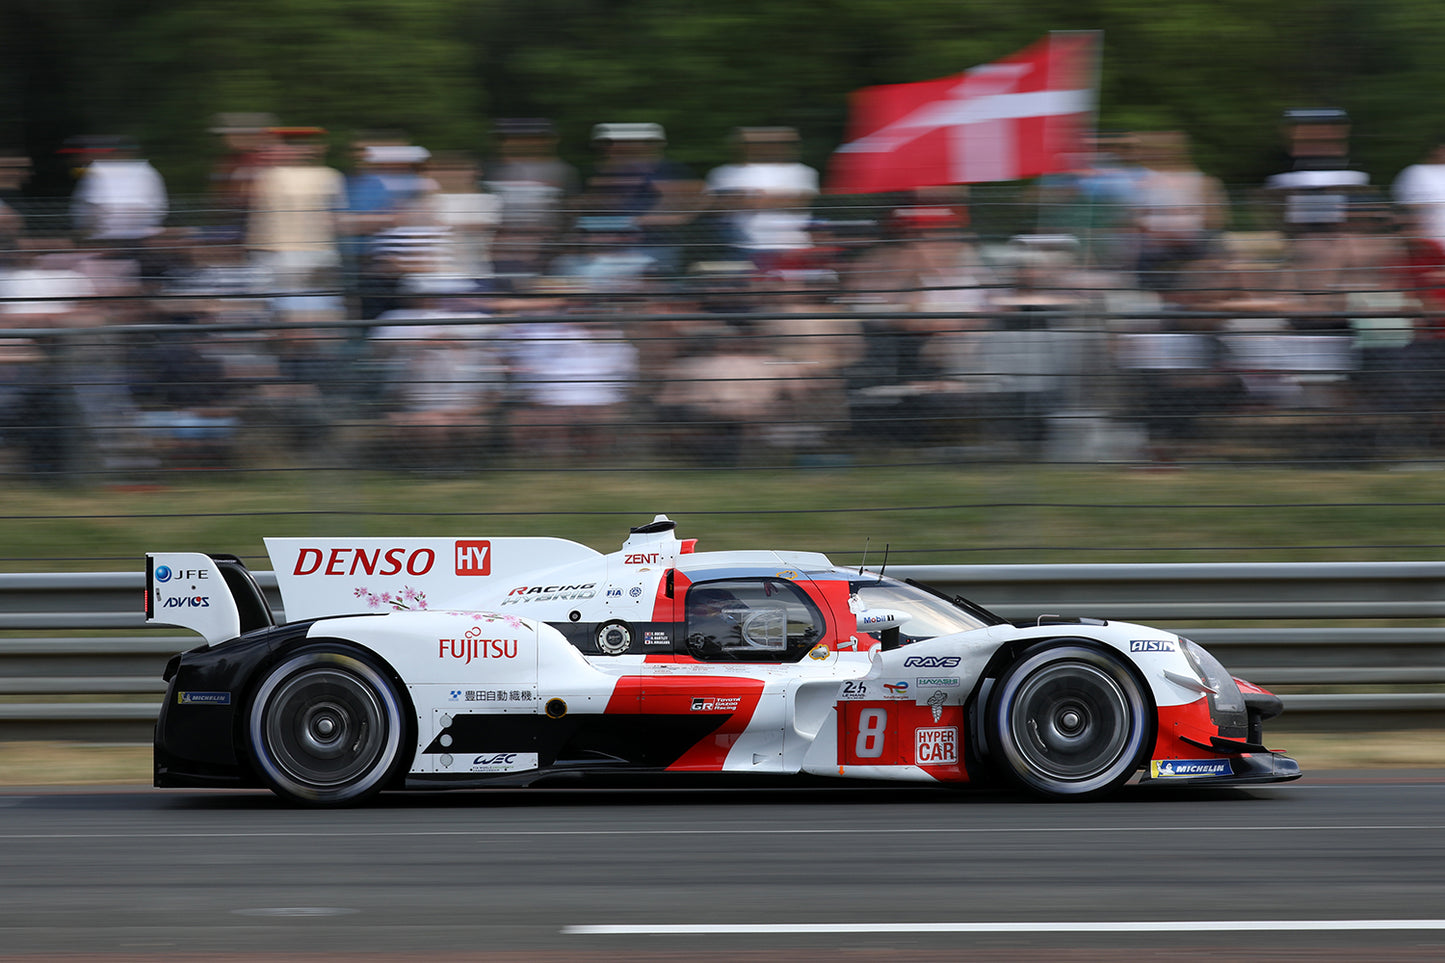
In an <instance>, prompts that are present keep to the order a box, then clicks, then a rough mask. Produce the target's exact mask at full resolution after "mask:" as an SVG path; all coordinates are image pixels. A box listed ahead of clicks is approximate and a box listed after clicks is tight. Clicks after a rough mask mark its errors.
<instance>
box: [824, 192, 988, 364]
mask: <svg viewBox="0 0 1445 963" xmlns="http://www.w3.org/2000/svg"><path fill="white" fill-rule="evenodd" d="M917 200H919V201H923V202H925V203H918V204H913V205H908V206H904V207H900V208H897V209H895V210H894V211H893V214H892V218H891V221H890V234H889V238H888V239H887V240H885V241H884V242H883V243H882V244H880V245H879V246H878V248H877V250H876V251H875V252H874V253H872V254H871V255H865V256H864V257H863V258H861V259H859V260H858V261H857V262H855V266H854V269H853V271H852V272H851V276H850V282H849V284H850V287H853V288H855V289H859V288H861V289H865V290H867V289H871V290H873V291H875V292H882V296H883V297H884V298H886V299H887V300H888V301H889V302H890V306H891V307H892V308H893V309H894V310H898V311H908V312H918V313H919V314H923V315H926V316H925V317H916V318H904V319H899V320H887V321H879V322H871V323H870V324H869V326H868V340H869V348H868V354H869V356H870V364H869V369H870V371H872V372H873V373H874V375H873V376H874V380H875V381H876V382H882V383H890V382H891V383H898V382H902V381H905V380H914V379H918V378H927V377H929V376H930V375H931V374H933V373H934V372H930V371H928V370H927V364H926V362H925V361H924V360H923V348H924V346H925V345H926V344H927V342H928V339H929V338H930V337H931V336H933V335H935V334H938V333H940V332H944V331H951V332H957V331H970V330H982V329H984V328H986V327H988V324H989V319H988V315H989V312H990V310H991V308H992V299H993V288H994V287H995V286H996V284H997V281H996V279H995V277H994V276H993V272H992V271H991V270H990V269H989V268H988V266H987V265H985V264H984V263H983V260H982V258H981V257H980V255H979V251H978V249H977V247H976V246H975V245H974V243H973V241H972V239H971V238H970V237H969V236H968V235H967V234H966V233H965V229H966V226H967V223H968V214H967V212H966V210H965V209H964V208H963V207H962V205H961V204H959V203H957V201H958V198H957V197H956V196H951V195H949V194H937V193H928V194H925V195H922V196H920V197H918V198H917ZM927 201H937V202H938V203H926V202H927Z"/></svg>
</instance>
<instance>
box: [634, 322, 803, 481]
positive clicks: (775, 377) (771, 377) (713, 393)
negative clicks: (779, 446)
mask: <svg viewBox="0 0 1445 963" xmlns="http://www.w3.org/2000/svg"><path fill="white" fill-rule="evenodd" d="M692 348H693V350H692V353H691V354H689V355H687V356H685V357H683V358H680V359H679V360H678V361H677V362H676V363H675V364H674V365H673V366H672V368H671V370H669V371H668V372H667V373H666V383H665V384H664V385H663V387H662V389H661V391H660V392H659V393H658V399H657V402H658V415H659V420H661V421H662V422H664V423H666V424H673V425H676V426H677V428H678V433H677V434H676V435H675V436H673V437H672V438H671V439H670V445H669V447H670V448H671V450H673V451H676V452H678V453H680V454H682V455H684V456H685V457H687V458H688V459H689V460H691V461H693V462H695V463H697V464H701V465H707V466H721V467H733V466H736V465H740V464H749V463H754V462H756V461H757V460H758V453H759V451H761V450H762V448H763V445H764V442H765V440H766V439H767V433H768V431H769V429H770V427H771V426H770V424H769V423H770V422H772V421H774V420H775V419H776V418H777V417H778V412H779V411H781V410H782V409H783V405H784V402H785V401H786V399H787V396H788V391H789V390H790V389H789V385H790V382H791V379H790V378H788V377H787V375H786V374H783V375H782V376H780V375H779V369H778V367H777V366H776V363H777V358H776V356H775V355H773V354H772V353H771V351H770V350H769V346H768V344H767V342H766V340H765V339H764V338H763V337H761V335H760V333H759V332H758V331H756V330H755V329H753V328H751V327H749V326H747V325H745V324H744V325H737V326H734V327H733V328H732V329H731V331H730V332H729V333H725V334H721V335H720V336H718V337H715V338H710V339H702V338H699V339H697V340H696V341H695V342H694V344H693V345H692Z"/></svg>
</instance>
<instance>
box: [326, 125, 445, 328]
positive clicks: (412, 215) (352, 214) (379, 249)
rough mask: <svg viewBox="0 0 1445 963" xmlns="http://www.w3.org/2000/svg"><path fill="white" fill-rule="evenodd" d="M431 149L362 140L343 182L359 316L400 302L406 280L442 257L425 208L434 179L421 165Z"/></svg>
mask: <svg viewBox="0 0 1445 963" xmlns="http://www.w3.org/2000/svg"><path fill="white" fill-rule="evenodd" d="M430 159H431V152H430V151H428V150H427V149H426V148H424V147H418V146H416V145H414V144H406V143H363V144H362V145H361V146H360V149H359V155H358V167H357V170H356V172H355V173H354V174H353V175H352V176H351V179H350V180H349V181H348V182H347V213H346V216H345V225H346V231H347V233H348V235H349V244H348V247H349V250H350V253H351V256H353V257H354V258H355V260H356V268H355V270H356V274H357V281H358V285H359V291H358V295H359V304H358V308H359V310H360V311H361V316H362V317H364V318H374V317H377V316H379V315H380V314H382V313H384V312H386V311H389V310H393V309H395V308H396V307H398V306H399V304H400V294H401V289H402V286H403V284H404V279H405V277H406V276H407V275H408V274H412V273H431V272H433V271H435V270H436V264H437V261H438V260H439V259H440V257H441V233H442V232H441V231H440V229H439V225H437V224H436V223H435V222H434V221H433V219H432V218H431V217H430V216H429V214H428V212H427V210H426V203H427V198H428V197H429V196H430V195H431V194H433V193H435V192H436V182H435V181H434V180H432V179H431V178H430V177H428V176H427V175H426V174H425V172H424V168H425V165H426V163H427V162H428V161H429V160H430Z"/></svg>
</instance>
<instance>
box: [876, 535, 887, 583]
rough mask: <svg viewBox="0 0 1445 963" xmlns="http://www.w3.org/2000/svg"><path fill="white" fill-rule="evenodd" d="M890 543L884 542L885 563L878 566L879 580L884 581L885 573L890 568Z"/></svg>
mask: <svg viewBox="0 0 1445 963" xmlns="http://www.w3.org/2000/svg"><path fill="white" fill-rule="evenodd" d="M888 547H889V546H888V543H887V542H884V543H883V564H882V565H880V566H879V567H878V581H880V582H881V581H883V573H884V572H886V571H887V570H888Z"/></svg>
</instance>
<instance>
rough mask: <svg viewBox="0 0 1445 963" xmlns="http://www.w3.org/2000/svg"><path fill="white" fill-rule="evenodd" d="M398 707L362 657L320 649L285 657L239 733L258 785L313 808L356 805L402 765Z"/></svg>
mask: <svg viewBox="0 0 1445 963" xmlns="http://www.w3.org/2000/svg"><path fill="white" fill-rule="evenodd" d="M405 720H406V710H405V708H404V705H403V702H402V700H401V697H400V696H399V695H398V694H397V689H396V686H395V685H394V684H393V683H392V682H391V680H390V678H389V676H388V674H387V673H386V672H385V671H384V670H382V669H381V667H379V666H378V665H377V664H375V662H374V661H373V660H372V659H371V658H370V657H369V656H367V655H365V654H364V653H362V652H360V651H357V650H355V649H352V648H350V647H348V646H341V645H335V646H330V645H322V646H313V647H308V648H305V649H300V650H298V651H296V652H293V653H290V654H288V655H287V656H286V657H285V658H283V659H282V660H281V662H280V663H278V664H277V665H276V666H275V667H274V668H273V669H271V670H270V671H269V672H268V673H267V674H266V676H265V678H264V679H262V681H261V684H260V685H259V686H258V687H257V689H256V694H255V696H254V697H253V698H252V700H251V705H250V712H249V714H248V716H247V736H248V742H249V745H250V749H251V756H252V759H253V760H254V761H255V764H256V769H257V772H258V773H259V774H260V776H261V779H262V781H264V782H265V783H266V785H267V786H268V787H269V788H270V789H271V790H272V791H273V792H275V793H276V794H277V795H279V796H281V797H282V798H284V799H289V800H292V801H294V802H299V803H303V804H306V805H313V806H338V805H347V804H351V803H357V802H360V801H362V800H364V799H367V798H369V797H371V796H373V795H375V794H376V793H378V792H380V791H381V789H382V788H383V787H384V786H385V785H386V784H387V783H388V782H389V781H390V780H391V778H392V776H393V775H395V773H396V772H397V771H398V769H399V768H400V767H401V766H402V765H403V764H404V762H405V761H406V755H407V754H406V753H405V752H403V750H402V747H403V744H404V742H403V740H404V739H405V736H406V732H407V725H406V721H405Z"/></svg>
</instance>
